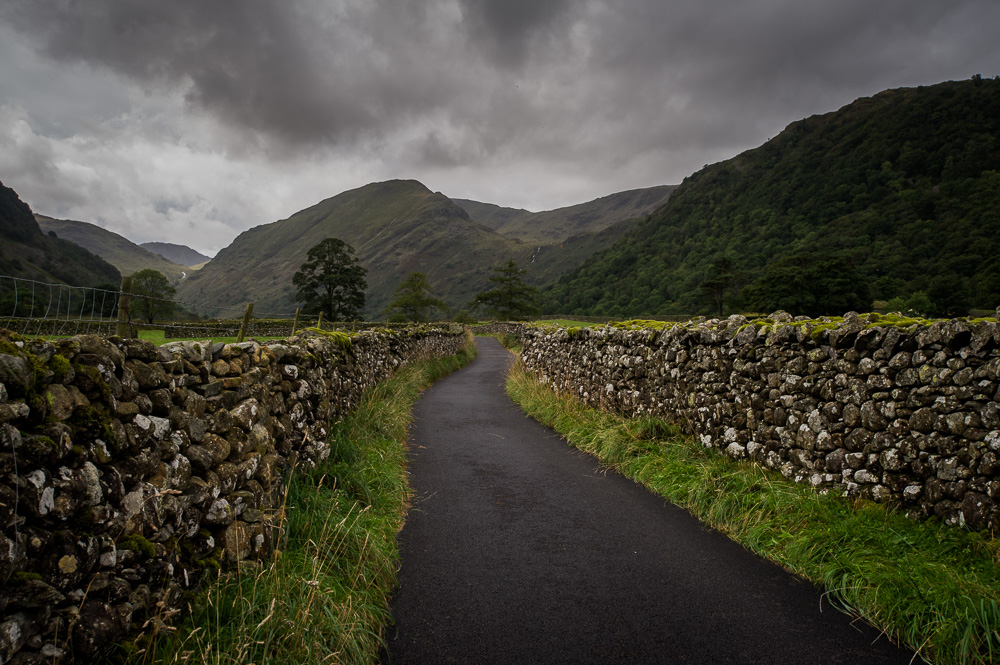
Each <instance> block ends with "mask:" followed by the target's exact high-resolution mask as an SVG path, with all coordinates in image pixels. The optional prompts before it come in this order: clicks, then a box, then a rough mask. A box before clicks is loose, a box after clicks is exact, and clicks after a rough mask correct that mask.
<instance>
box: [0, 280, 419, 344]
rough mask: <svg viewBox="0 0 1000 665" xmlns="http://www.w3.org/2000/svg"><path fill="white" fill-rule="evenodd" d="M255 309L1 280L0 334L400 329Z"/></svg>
mask: <svg viewBox="0 0 1000 665" xmlns="http://www.w3.org/2000/svg"><path fill="white" fill-rule="evenodd" d="M126 288H127V287H126ZM212 309H215V311H217V312H219V313H220V314H222V315H223V316H220V317H219V318H213V319H201V318H199V317H198V315H197V314H194V312H198V311H212ZM252 309H253V307H252V305H249V307H247V305H243V306H240V307H232V306H230V307H228V308H227V309H226V310H225V311H222V310H221V309H220V308H218V306H215V307H213V305H212V303H210V302H202V303H194V302H186V301H180V300H174V299H171V298H163V297H157V296H153V295H146V294H137V293H128V292H126V291H123V290H121V289H119V290H117V291H116V290H108V289H101V288H93V287H79V286H68V285H66V284H49V283H45V282H39V281H35V280H31V279H24V278H21V277H12V276H8V275H0V329H3V328H5V329H7V330H10V331H13V332H16V333H19V334H21V335H27V336H43V337H57V336H71V335H80V334H91V335H102V336H111V335H115V334H123V336H127V337H136V336H138V333H139V331H141V330H162V331H163V336H164V338H165V339H192V338H195V339H197V338H201V339H208V338H218V337H239V336H240V335H241V333H242V336H243V337H245V338H249V337H288V336H290V335H291V334H293V333H294V332H296V331H298V330H302V329H304V328H307V327H320V328H322V329H324V330H348V331H353V330H363V329H365V328H371V327H376V326H377V327H396V325H397V324H387V323H386V322H384V321H375V322H365V321H348V322H343V321H339V322H338V321H324V320H322V317H318V316H317V315H302V316H301V317H299V316H298V312H282V313H271V312H265V313H257V314H256V316H250V313H251V312H252ZM175 314H182V315H190V316H191V317H192V318H190V319H183V320H178V318H183V317H175ZM226 315H232V316H233V318H229V317H226ZM400 325H403V324H400ZM123 330H124V333H123Z"/></svg>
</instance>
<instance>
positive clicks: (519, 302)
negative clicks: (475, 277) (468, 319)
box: [470, 259, 539, 321]
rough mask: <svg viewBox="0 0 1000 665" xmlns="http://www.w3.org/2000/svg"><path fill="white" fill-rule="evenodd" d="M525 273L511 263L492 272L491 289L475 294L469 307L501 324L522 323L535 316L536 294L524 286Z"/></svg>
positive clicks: (535, 291)
mask: <svg viewBox="0 0 1000 665" xmlns="http://www.w3.org/2000/svg"><path fill="white" fill-rule="evenodd" d="M525 272H526V271H525V270H524V269H523V268H519V267H518V265H517V263H516V262H515V261H514V260H513V259H511V260H510V261H507V263H505V264H503V265H502V266H499V267H497V268H494V269H493V273H494V274H493V276H492V277H490V282H491V283H492V284H493V285H494V286H493V288H492V289H490V290H488V291H482V292H480V293H477V294H476V297H475V298H473V300H472V304H471V305H470V307H471V308H474V309H478V308H482V309H483V310H485V312H486V315H487V316H491V317H493V318H495V319H499V320H501V321H521V320H524V319H527V318H528V317H529V316H531V315H532V314H537V313H538V311H539V310H538V304H537V290H536V289H535V287H533V286H528V285H527V284H525V283H524V278H523V275H524V273H525Z"/></svg>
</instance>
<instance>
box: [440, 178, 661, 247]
mask: <svg viewBox="0 0 1000 665" xmlns="http://www.w3.org/2000/svg"><path fill="white" fill-rule="evenodd" d="M676 188H677V187H676V186H675V185H660V186H658V187H648V188H646V189H632V190H629V191H625V192H617V193H615V194H609V195H608V196H602V197H601V198H599V199H594V200H593V201H588V202H587V203H579V204H577V205H573V206H568V207H565V208H557V209H555V210H546V211H543V212H529V211H527V210H522V209H519V208H503V207H501V206H498V205H493V204H491V203H480V202H478V201H469V200H467V199H454V201H455V203H457V204H458V205H460V206H461V207H462V208H464V209H465V211H466V212H468V213H469V216H470V217H471V218H472V219H474V220H476V221H477V222H480V223H481V224H484V225H486V226H488V227H489V228H491V229H493V230H494V231H496V232H497V233H499V234H501V235H504V236H507V237H508V238H517V239H519V240H525V241H527V242H534V243H537V244H540V245H542V244H551V243H561V242H564V241H566V240H568V239H569V238H571V237H573V236H576V235H581V234H587V233H598V232H600V231H604V230H605V229H607V228H609V227H611V226H613V225H615V224H617V223H618V222H622V221H625V220H628V219H635V218H638V217H645V216H646V215H647V214H649V213H651V212H653V211H654V210H656V209H657V208H659V207H660V206H662V205H663V204H664V203H666V202H667V200H668V199H669V198H670V195H671V194H672V193H673V191H674V190H675V189H676Z"/></svg>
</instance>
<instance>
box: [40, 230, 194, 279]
mask: <svg viewBox="0 0 1000 665" xmlns="http://www.w3.org/2000/svg"><path fill="white" fill-rule="evenodd" d="M35 220H36V221H37V222H38V225H39V226H40V227H41V229H42V230H43V231H44V232H46V233H49V234H52V233H54V234H56V235H57V236H58V237H60V238H63V239H64V240H69V241H70V242H73V243H76V244H77V245H79V246H80V247H84V248H86V249H88V250H90V251H91V252H93V253H94V254H97V255H98V256H100V257H101V258H103V259H104V260H105V261H107V262H108V263H110V264H112V265H113V266H115V267H116V268H118V270H120V271H121V273H122V274H123V275H132V274H134V273H136V272H138V271H140V270H144V269H146V268H152V269H153V270H158V271H160V272H161V273H163V274H164V275H166V276H167V279H169V280H170V281H171V282H176V281H178V280H180V279H181V278H182V275H183V273H184V272H185V267H184V266H181V265H178V264H176V263H174V262H173V261H168V260H167V259H165V258H163V257H162V256H160V255H159V254H154V253H153V252H150V251H149V250H147V249H143V248H142V247H140V246H139V245H136V244H135V243H134V242H132V241H131V240H128V239H127V238H124V237H122V236H120V235H118V234H117V233H113V232H112V231H108V230H107V229H102V228H101V227H100V226H97V225H96V224H90V223H88V222H76V221H73V220H69V219H53V218H51V217H46V216H44V215H35Z"/></svg>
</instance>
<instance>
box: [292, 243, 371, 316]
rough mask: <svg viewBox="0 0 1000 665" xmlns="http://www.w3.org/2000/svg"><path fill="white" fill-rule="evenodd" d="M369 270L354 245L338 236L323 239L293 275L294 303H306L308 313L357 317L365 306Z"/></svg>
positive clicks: (304, 305)
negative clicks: (356, 253) (359, 258)
mask: <svg viewBox="0 0 1000 665" xmlns="http://www.w3.org/2000/svg"><path fill="white" fill-rule="evenodd" d="M366 272H367V270H366V269H365V268H363V267H362V266H361V265H360V264H359V263H358V260H357V258H355V256H354V248H353V247H351V246H350V245H348V244H347V243H345V242H344V241H343V240H340V239H339V238H327V239H326V240H322V241H320V242H319V243H317V244H316V245H314V246H313V247H311V248H310V249H309V251H308V253H307V254H306V260H305V262H304V263H303V264H302V265H301V266H300V267H299V270H298V272H296V273H295V275H294V276H293V277H292V284H294V285H295V286H296V287H298V291H296V293H295V302H301V303H303V310H304V312H305V313H307V314H318V313H320V312H322V313H323V316H325V317H326V318H327V319H328V320H330V321H349V320H352V319H357V318H359V317H360V314H361V310H362V309H363V308H364V306H365V289H366V288H367V286H368V283H367V282H366V281H365V273H366Z"/></svg>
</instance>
